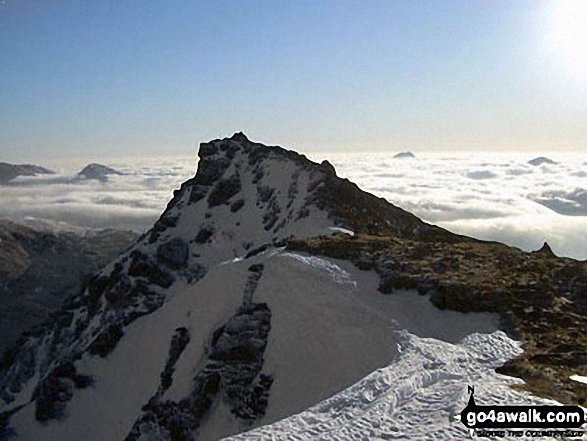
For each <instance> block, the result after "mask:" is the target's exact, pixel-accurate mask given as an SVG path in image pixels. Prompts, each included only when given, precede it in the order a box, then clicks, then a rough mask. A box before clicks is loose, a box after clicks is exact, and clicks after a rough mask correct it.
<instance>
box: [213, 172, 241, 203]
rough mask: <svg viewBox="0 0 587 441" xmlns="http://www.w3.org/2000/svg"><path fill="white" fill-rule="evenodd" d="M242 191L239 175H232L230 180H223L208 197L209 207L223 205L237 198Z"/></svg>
mask: <svg viewBox="0 0 587 441" xmlns="http://www.w3.org/2000/svg"><path fill="white" fill-rule="evenodd" d="M240 191H241V181H240V177H239V175H238V174H234V175H232V176H231V177H230V178H228V179H222V180H220V181H219V182H218V184H216V186H215V187H214V188H213V189H212V191H211V192H210V195H209V196H208V207H210V208H212V207H216V206H217V205H222V204H224V203H226V202H228V200H229V199H230V198H232V197H233V196H236V195H237V194H238V193H239V192H240Z"/></svg>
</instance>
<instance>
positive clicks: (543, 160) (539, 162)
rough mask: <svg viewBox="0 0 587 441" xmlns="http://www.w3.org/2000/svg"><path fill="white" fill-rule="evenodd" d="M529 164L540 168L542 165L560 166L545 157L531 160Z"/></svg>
mask: <svg viewBox="0 0 587 441" xmlns="http://www.w3.org/2000/svg"><path fill="white" fill-rule="evenodd" d="M528 164H530V165H534V166H538V165H542V164H558V162H556V161H553V160H552V159H550V158H546V157H544V156H539V157H538V158H534V159H530V160H529V161H528Z"/></svg>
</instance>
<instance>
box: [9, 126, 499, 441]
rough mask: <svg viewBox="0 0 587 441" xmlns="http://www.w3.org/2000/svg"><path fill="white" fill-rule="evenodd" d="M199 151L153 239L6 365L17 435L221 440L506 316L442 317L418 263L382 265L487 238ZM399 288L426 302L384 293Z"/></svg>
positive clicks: (254, 161)
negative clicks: (406, 344) (426, 293)
mask: <svg viewBox="0 0 587 441" xmlns="http://www.w3.org/2000/svg"><path fill="white" fill-rule="evenodd" d="M199 156H200V161H199V164H198V170H197V173H196V175H195V176H194V178H192V179H190V180H189V181H187V182H185V183H184V184H183V185H182V186H181V188H180V189H179V190H177V191H176V192H175V193H174V197H173V199H172V200H171V201H170V202H169V204H168V206H167V208H166V210H165V212H164V213H163V214H162V215H161V217H160V219H159V220H158V221H157V222H156V223H155V225H154V226H153V228H152V229H151V230H150V231H149V232H148V233H146V234H145V235H143V236H142V237H141V238H140V239H139V240H138V241H137V243H136V244H135V245H134V246H133V247H131V248H130V249H129V250H128V251H127V252H125V253H124V254H123V255H121V256H120V257H119V258H117V259H115V260H114V261H112V262H111V263H109V264H108V265H107V266H106V267H105V268H104V269H103V270H102V271H99V272H97V273H96V274H94V275H93V276H92V277H91V278H90V279H89V281H88V282H87V284H86V286H85V287H84V288H83V289H82V290H81V292H80V293H79V295H77V296H73V297H71V298H70V299H68V301H67V302H66V304H65V305H64V307H63V308H62V309H61V310H60V311H59V312H58V313H57V314H56V315H55V317H54V320H53V322H52V323H48V324H47V325H45V326H43V327H38V328H36V329H35V330H33V331H32V332H30V333H28V335H27V336H26V337H25V338H23V339H22V340H21V341H20V342H19V344H18V346H16V347H14V348H13V349H12V350H11V351H9V352H8V353H6V354H5V356H4V359H3V362H2V363H3V364H2V375H1V376H0V399H1V402H0V403H1V404H2V407H1V411H2V412H3V413H2V422H1V423H0V427H3V428H4V429H3V430H4V433H5V434H15V435H16V436H17V437H19V438H20V439H47V440H51V439H55V440H64V439H86V440H88V439H96V440H102V439H113V440H114V439H129V440H139V439H218V438H220V437H222V436H228V435H231V434H236V433H240V432H243V431H245V430H248V429H251V428H255V427H258V426H260V425H263V424H269V423H272V422H275V421H277V420H280V419H282V418H285V417H287V416H290V415H292V414H294V413H297V412H301V411H303V410H305V409H306V408H308V407H309V406H311V405H314V404H316V403H318V402H320V401H322V400H325V399H327V398H328V397H331V396H332V395H334V394H335V393H337V392H339V391H341V390H342V389H344V388H345V387H348V386H350V385H351V384H353V383H354V382H356V381H358V380H360V379H361V378H363V377H365V376H366V375H368V374H370V373H371V372H373V371H374V370H376V369H378V368H382V367H384V366H387V365H388V364H389V363H390V362H391V361H392V360H395V359H396V357H398V356H399V354H398V349H397V348H398V345H401V341H402V337H401V335H400V334H401V332H402V331H403V330H406V329H407V330H409V331H410V332H413V333H414V334H416V335H418V336H420V337H435V338H440V339H442V340H444V341H445V342H457V341H459V340H461V339H462V338H464V337H466V336H467V335H469V334H470V333H472V332H475V331H483V332H485V331H494V330H495V329H496V328H497V324H496V316H495V315H491V314H489V313H482V314H464V313H461V312H454V311H440V310H439V309H437V308H436V307H435V306H434V305H433V304H432V303H431V302H430V301H429V300H428V298H426V297H423V296H418V295H416V294H415V289H416V288H419V283H420V282H421V281H420V280H419V279H418V280H416V279H417V275H414V273H415V272H417V271H418V269H417V268H415V267H409V268H408V266H409V265H404V263H403V262H396V263H397V265H396V266H395V267H393V268H387V267H388V266H389V262H390V259H392V258H390V257H389V256H381V255H380V253H378V251H381V250H385V249H387V248H389V247H388V244H390V243H393V244H395V245H397V247H399V249H401V247H402V245H401V244H406V243H417V244H418V247H419V249H420V254H421V253H422V252H424V253H425V252H426V250H427V249H429V248H431V247H432V245H433V244H438V243H441V244H443V246H445V247H448V248H450V247H454V246H455V245H459V246H461V245H462V247H466V246H473V245H474V244H479V241H474V240H473V239H469V238H466V237H462V236H457V235H454V234H451V233H449V232H447V231H445V230H443V229H441V228H438V227H435V226H431V225H428V224H426V223H424V222H422V221H421V220H419V219H418V218H416V217H415V216H413V215H411V214H409V213H407V212H405V211H404V210H401V209H399V208H397V207H395V206H393V205H392V204H390V203H389V202H387V201H385V200H384V199H380V198H377V197H375V196H373V195H370V194H368V193H366V192H363V191H361V190H360V189H359V188H358V187H357V186H356V185H355V184H353V183H351V182H349V181H348V180H344V179H341V178H339V177H337V176H336V172H335V171H334V168H333V167H332V166H331V165H330V164H329V163H328V162H326V161H325V162H323V163H322V164H317V163H314V162H311V161H309V160H308V159H307V158H305V157H304V156H303V155H299V154H297V153H295V152H291V151H287V150H284V149H282V148H279V147H267V146H264V145H262V144H258V143H254V142H251V141H249V140H248V139H247V138H246V137H245V136H244V135H243V134H241V133H237V134H235V135H234V136H232V137H231V138H227V139H222V140H215V141H211V142H209V143H205V144H202V145H201V146H200V151H199ZM352 234H354V238H355V239H356V240H354V239H353V240H351V239H348V240H342V239H341V240H333V241H332V242H330V241H329V239H327V238H325V237H323V236H328V237H330V236H336V237H339V236H340V235H352ZM317 237H322V238H321V239H316V240H317V241H318V242H316V240H314V239H312V238H317ZM364 238H367V239H366V240H367V243H366V244H365V243H364ZM373 238H379V239H375V240H374V239H373ZM322 241H327V244H328V247H327V246H324V247H323V246H321V245H320V244H322ZM316 243H318V245H320V246H318V247H316ZM330 244H334V245H336V246H335V247H334V248H336V249H331V248H332V247H330ZM479 246H482V245H479ZM327 248H328V249H327ZM328 250H330V251H329V252H327V251H328ZM422 250H423V251H422ZM365 253H368V254H369V256H365V255H364V254H365ZM416 254H417V253H416ZM320 255H329V256H330V257H329V258H324V257H320ZM410 256H411V257H414V256H412V255H410ZM415 257H416V258H417V256H415ZM338 258H343V259H344V260H339V259H338ZM396 260H397V259H396ZM394 262H395V261H394ZM398 265H399V266H398ZM359 268H360V269H359ZM381 268H384V269H386V271H387V269H389V270H390V271H391V270H393V271H395V272H393V271H392V272H393V274H391V273H390V272H389V271H387V272H382V270H381ZM372 269H375V270H377V271H379V273H380V275H381V276H382V279H381V280H380V277H379V275H378V274H377V273H376V272H375V271H364V270H372ZM398 271H399V272H402V273H401V274H400V275H401V276H402V277H403V275H402V274H403V273H405V272H407V273H409V274H408V275H409V277H407V278H405V280H408V279H410V280H411V281H412V282H413V281H414V280H415V281H416V282H415V284H414V283H412V284H410V283H411V282H410V283H408V284H407V285H405V286H404V285H402V283H404V282H405V280H404V279H402V280H400V281H399V282H398V280H396V278H394V277H395V275H397V274H399V272H398ZM396 273H397V274H396ZM400 282H401V283H400ZM432 282H434V280H433V281H432ZM388 285H389V286H388ZM386 286H388V288H389V289H386ZM434 286H436V285H434ZM434 286H433V287H434ZM439 286H440V285H439ZM397 288H401V289H402V290H406V289H407V290H410V289H412V290H414V291H412V292H407V291H406V292H404V291H402V292H401V293H400V294H398V293H394V295H391V296H384V295H382V292H390V291H391V290H392V289H395V290H397ZM447 291H450V289H448V290H445V291H443V293H444V294H443V295H445V296H447V295H448V294H447ZM481 309H482V308H481ZM448 322H457V323H458V326H447V325H446V324H447V323H448ZM88 428H91V430H88Z"/></svg>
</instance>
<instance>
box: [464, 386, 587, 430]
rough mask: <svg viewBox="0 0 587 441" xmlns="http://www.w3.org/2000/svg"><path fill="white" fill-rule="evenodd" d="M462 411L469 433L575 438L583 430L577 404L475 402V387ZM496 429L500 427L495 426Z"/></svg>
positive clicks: (581, 411) (581, 413)
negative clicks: (482, 404) (491, 404)
mask: <svg viewBox="0 0 587 441" xmlns="http://www.w3.org/2000/svg"><path fill="white" fill-rule="evenodd" d="M468 390H469V394H470V395H469V403H468V404H467V406H466V407H465V408H464V409H463V410H462V411H461V415H460V419H461V422H462V423H463V424H464V425H465V426H466V427H467V428H468V429H470V432H469V433H470V434H471V435H472V436H474V435H476V436H483V437H505V436H507V437H544V436H548V437H556V438H563V437H566V438H576V437H583V436H584V435H585V433H584V432H583V430H580V429H581V427H582V426H583V424H584V423H585V412H584V410H583V409H582V408H581V407H579V406H478V405H477V404H476V403H475V396H474V395H475V389H474V388H473V387H471V386H469V387H468ZM498 429H499V430H498Z"/></svg>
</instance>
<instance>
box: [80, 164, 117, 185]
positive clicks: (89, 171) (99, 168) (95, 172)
mask: <svg viewBox="0 0 587 441" xmlns="http://www.w3.org/2000/svg"><path fill="white" fill-rule="evenodd" d="M122 174H123V173H122V172H119V171H118V170H115V169H113V168H111V167H107V166H105V165H102V164H95V163H94V164H90V165H87V166H86V167H84V169H83V170H82V171H80V172H79V173H78V174H77V175H78V176H80V177H83V178H86V179H97V180H99V181H105V180H107V179H108V175H122Z"/></svg>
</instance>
